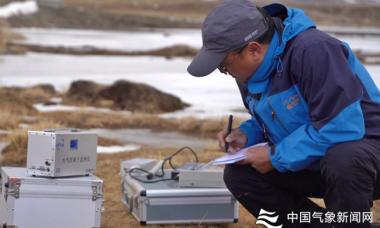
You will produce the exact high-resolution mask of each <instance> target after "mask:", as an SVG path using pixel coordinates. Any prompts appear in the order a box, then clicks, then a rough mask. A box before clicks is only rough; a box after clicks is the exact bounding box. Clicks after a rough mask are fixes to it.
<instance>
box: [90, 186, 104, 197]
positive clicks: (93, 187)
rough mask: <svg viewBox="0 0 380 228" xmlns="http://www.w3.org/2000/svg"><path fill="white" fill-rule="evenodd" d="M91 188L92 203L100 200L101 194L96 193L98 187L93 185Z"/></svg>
mask: <svg viewBox="0 0 380 228" xmlns="http://www.w3.org/2000/svg"><path fill="white" fill-rule="evenodd" d="M91 188H92V201H96V200H97V199H102V198H103V194H102V193H100V192H99V191H98V189H99V187H98V186H97V185H94V186H92V187H91Z"/></svg>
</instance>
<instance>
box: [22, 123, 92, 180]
mask: <svg viewBox="0 0 380 228" xmlns="http://www.w3.org/2000/svg"><path fill="white" fill-rule="evenodd" d="M75 140H77V149H72V148H71V145H70V143H71V142H72V141H75ZM96 152H97V135H96V134H94V133H87V132H82V131H77V130H75V131H74V130H70V129H67V130H59V129H57V131H56V132H54V131H53V132H50V131H49V132H46V131H29V132H28V151H27V174H28V175H30V176H46V177H66V176H79V175H88V174H90V173H93V172H94V171H95V168H96Z"/></svg>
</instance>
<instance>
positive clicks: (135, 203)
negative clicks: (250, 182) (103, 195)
mask: <svg viewBox="0 0 380 228" xmlns="http://www.w3.org/2000/svg"><path fill="white" fill-rule="evenodd" d="M120 175H121V189H122V202H123V203H124V204H125V205H126V206H127V208H128V209H129V211H130V212H131V213H132V214H133V216H134V217H135V218H136V219H137V220H138V221H139V222H140V224H141V225H145V224H203V223H232V222H235V223H236V222H237V221H238V216H239V206H238V202H237V201H236V199H235V198H234V197H233V196H232V194H231V193H230V192H229V191H228V189H227V188H189V187H180V186H179V185H178V181H175V180H170V181H162V182H157V183H142V182H139V181H137V180H135V179H132V178H131V177H130V176H129V174H128V173H126V172H125V170H124V168H123V163H122V164H121V172H120ZM169 176H170V170H166V174H165V178H169Z"/></svg>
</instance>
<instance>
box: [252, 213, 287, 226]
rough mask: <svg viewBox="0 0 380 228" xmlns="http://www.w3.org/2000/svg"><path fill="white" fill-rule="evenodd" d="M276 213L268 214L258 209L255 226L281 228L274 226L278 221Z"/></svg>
mask: <svg viewBox="0 0 380 228" xmlns="http://www.w3.org/2000/svg"><path fill="white" fill-rule="evenodd" d="M275 214H276V212H269V211H266V210H264V209H260V213H259V217H257V220H256V224H260V225H263V226H265V227H266V228H282V225H275V224H276V222H277V220H278V215H275Z"/></svg>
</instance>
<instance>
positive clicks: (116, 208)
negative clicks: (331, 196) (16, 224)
mask: <svg viewBox="0 0 380 228" xmlns="http://www.w3.org/2000/svg"><path fill="white" fill-rule="evenodd" d="M194 121H196V119H194ZM57 127H67V125H66V126H65V125H61V124H59V123H57V122H54V121H51V120H46V121H39V122H37V123H35V124H33V125H31V126H30V129H33V130H41V129H46V128H57ZM11 132H12V133H11V134H10V135H8V136H7V138H6V139H7V140H8V141H9V142H10V145H9V146H8V147H7V148H6V149H5V150H4V151H3V155H2V159H1V161H0V165H1V166H25V163H26V145H27V131H26V130H20V129H14V130H12V131H11ZM117 144H119V143H118V142H117V141H114V140H109V139H106V138H99V145H117ZM177 149H178V148H166V149H162V148H161V149H157V148H152V147H149V148H148V147H143V148H141V149H140V150H138V151H134V152H122V153H116V154H98V156H97V170H96V175H97V176H99V177H100V178H101V179H103V180H104V194H105V195H104V197H105V198H104V199H105V201H104V208H105V211H104V212H103V214H102V227H105V228H108V227H109V228H111V227H112V228H117V227H120V228H121V227H139V226H140V225H139V223H138V221H137V220H136V219H135V218H134V217H133V216H132V215H131V214H130V213H129V212H128V210H127V208H126V207H125V206H124V205H123V204H122V202H121V192H120V177H119V169H120V162H121V161H123V160H127V159H132V158H136V157H144V158H153V159H162V158H164V157H166V156H168V155H170V154H172V153H173V152H174V151H176V150H177ZM196 152H197V155H198V156H199V159H200V161H201V162H208V161H210V160H212V159H214V158H216V157H218V156H221V155H222V154H223V153H222V152H218V151H217V147H216V145H215V146H214V147H210V148H205V149H203V150H200V151H196ZM190 160H192V157H191V155H190V153H189V154H187V153H183V154H181V156H178V158H176V159H175V161H174V162H175V164H177V165H180V164H183V163H185V162H188V161H190ZM316 202H318V203H320V204H323V201H321V200H320V199H319V200H316ZM379 210H380V202H378V201H376V202H375V206H374V208H373V212H374V217H375V220H376V221H379V215H380V213H378V212H379ZM148 227H169V228H172V227H253V228H255V227H260V226H258V225H255V218H254V217H253V216H252V215H251V214H249V213H248V212H247V211H246V210H245V209H244V208H243V207H241V206H240V211H239V222H238V223H236V224H223V225H221V224H195V225H150V226H148Z"/></svg>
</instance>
